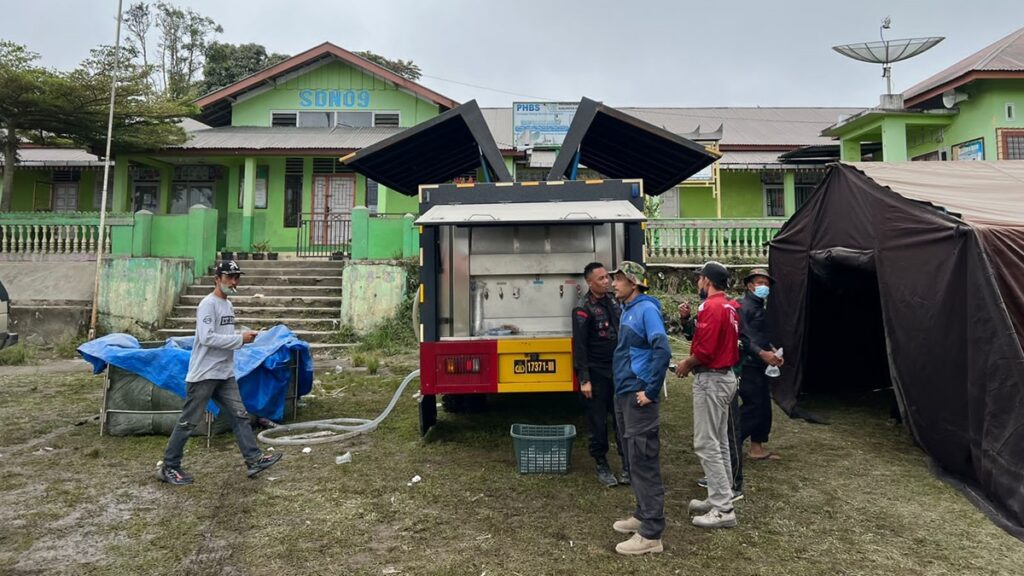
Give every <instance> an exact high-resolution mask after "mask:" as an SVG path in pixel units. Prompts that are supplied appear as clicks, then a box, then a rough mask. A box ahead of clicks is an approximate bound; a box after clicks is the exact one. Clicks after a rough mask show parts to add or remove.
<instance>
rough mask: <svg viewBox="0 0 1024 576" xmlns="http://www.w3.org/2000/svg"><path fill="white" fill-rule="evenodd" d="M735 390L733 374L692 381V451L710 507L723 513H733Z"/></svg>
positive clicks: (709, 374)
mask: <svg viewBox="0 0 1024 576" xmlns="http://www.w3.org/2000/svg"><path fill="white" fill-rule="evenodd" d="M736 388H737V383H736V375H735V374H733V373H732V370H729V371H728V372H726V373H725V374H720V373H718V372H701V373H699V374H696V375H694V377H693V450H694V452H696V453H697V456H698V457H699V458H700V464H701V467H703V468H704V475H705V476H706V477H707V479H708V503H710V504H711V505H712V506H713V507H715V508H717V509H718V510H721V511H726V510H731V509H732V496H733V494H732V482H733V476H732V464H731V462H730V458H729V404H730V403H731V402H732V400H733V398H734V397H735V396H736ZM739 448H740V447H739V446H737V449H739Z"/></svg>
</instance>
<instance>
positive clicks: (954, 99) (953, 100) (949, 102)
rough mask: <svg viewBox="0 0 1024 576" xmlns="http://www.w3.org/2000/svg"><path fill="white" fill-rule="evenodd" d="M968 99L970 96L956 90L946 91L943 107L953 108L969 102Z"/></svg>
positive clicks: (943, 94)
mask: <svg viewBox="0 0 1024 576" xmlns="http://www.w3.org/2000/svg"><path fill="white" fill-rule="evenodd" d="M968 98H970V96H968V95H967V94H965V93H963V92H957V91H956V90H946V91H945V92H943V93H942V105H943V106H945V107H946V108H952V107H953V106H956V105H957V104H959V103H961V102H963V101H964V100H967V99H968Z"/></svg>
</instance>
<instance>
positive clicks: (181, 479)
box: [156, 466, 195, 486]
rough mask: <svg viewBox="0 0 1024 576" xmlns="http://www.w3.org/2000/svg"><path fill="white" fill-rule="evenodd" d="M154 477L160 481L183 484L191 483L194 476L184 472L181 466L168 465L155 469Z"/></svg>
mask: <svg viewBox="0 0 1024 576" xmlns="http://www.w3.org/2000/svg"><path fill="white" fill-rule="evenodd" d="M156 478H157V480H160V481H161V482H167V483H168V484H173V485H175V486H185V485H186V484H191V483H192V482H193V481H194V480H195V478H194V477H193V476H192V475H191V474H189V473H188V472H185V471H184V470H182V469H181V468H171V467H170V466H161V467H160V468H158V469H157V471H156Z"/></svg>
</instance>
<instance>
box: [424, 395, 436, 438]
mask: <svg viewBox="0 0 1024 576" xmlns="http://www.w3.org/2000/svg"><path fill="white" fill-rule="evenodd" d="M434 424H437V397H436V396H433V395H431V396H424V397H422V398H420V436H426V435H427V431H428V430H430V428H431V427H433V426H434Z"/></svg>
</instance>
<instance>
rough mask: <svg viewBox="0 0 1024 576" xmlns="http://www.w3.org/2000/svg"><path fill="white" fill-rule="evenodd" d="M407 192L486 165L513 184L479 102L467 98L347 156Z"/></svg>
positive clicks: (380, 179) (363, 169) (361, 170)
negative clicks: (424, 120)
mask: <svg viewBox="0 0 1024 576" xmlns="http://www.w3.org/2000/svg"><path fill="white" fill-rule="evenodd" d="M342 162H344V163H345V164H346V165H348V166H351V167H352V168H353V169H354V170H356V171H357V172H359V173H361V174H363V175H365V176H366V177H368V178H370V179H372V180H375V181H377V182H379V183H380V184H383V185H384V186H387V187H388V188H391V189H392V190H395V191H397V192H400V193H402V194H405V195H406V196H416V195H417V194H418V193H419V187H420V185H421V184H439V183H442V182H449V181H451V180H452V179H453V178H456V177H458V176H461V175H463V174H465V173H467V172H471V171H475V170H476V169H477V168H479V167H481V166H482V165H483V166H486V167H487V169H488V170H489V172H490V178H491V180H492V181H494V182H511V181H512V175H511V174H509V172H508V168H506V167H505V162H504V161H503V160H502V158H501V151H499V150H498V145H497V144H495V142H494V138H493V137H492V136H491V132H490V130H489V129H488V128H487V123H486V121H485V120H484V117H483V114H482V113H481V112H480V107H479V106H478V105H477V103H476V101H475V100H473V101H470V102H467V103H465V104H463V105H461V106H458V107H456V108H453V109H451V110H449V111H447V112H445V113H443V114H441V115H439V116H437V117H435V118H432V119H430V120H427V121H426V122H423V123H421V124H418V125H416V126H414V127H412V128H409V129H408V130H405V131H403V132H401V133H399V134H396V135H394V136H392V137H390V138H387V139H385V140H381V141H380V142H378V143H376V144H374V145H372V146H368V147H366V148H363V149H362V150H359V151H358V152H355V153H353V154H350V155H349V156H346V157H345V158H343V159H342Z"/></svg>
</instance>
